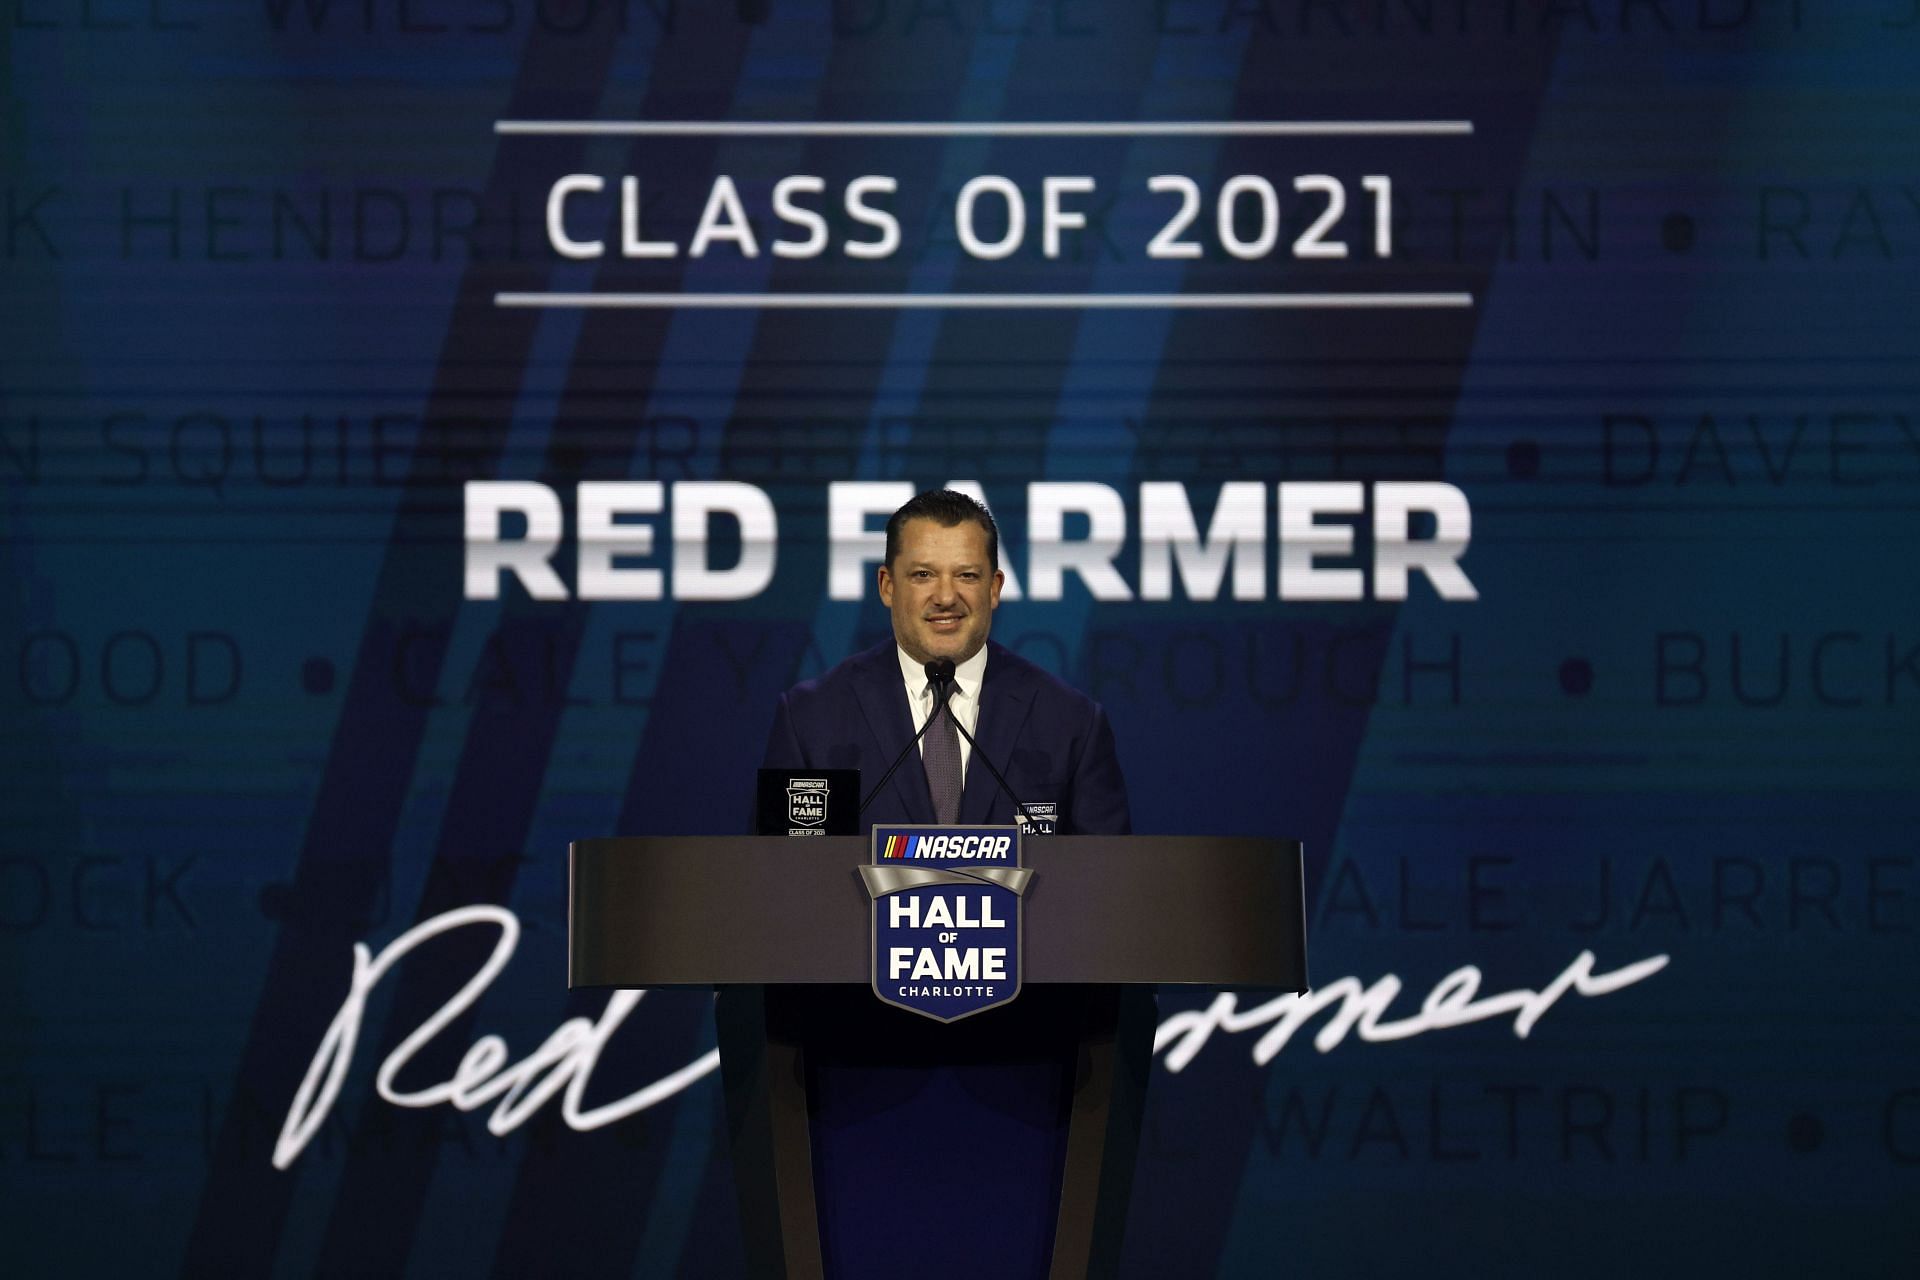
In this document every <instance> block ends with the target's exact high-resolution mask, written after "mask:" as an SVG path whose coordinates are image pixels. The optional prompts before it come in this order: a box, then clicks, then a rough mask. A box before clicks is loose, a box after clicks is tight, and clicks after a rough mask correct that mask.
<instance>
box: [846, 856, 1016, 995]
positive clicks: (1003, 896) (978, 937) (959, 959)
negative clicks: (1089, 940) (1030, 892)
mask: <svg viewBox="0 0 1920 1280" xmlns="http://www.w3.org/2000/svg"><path fill="white" fill-rule="evenodd" d="M860 877H861V879H862V880H863V881H865V883H866V886H867V892H868V894H869V895H870V896H871V897H872V899H873V992H874V994H875V995H877V996H879V997H880V998H881V999H882V1000H884V1001H886V1002H887V1003H888V1004H891V1005H898V1006H899V1007H900V1008H902V1009H911V1010H912V1011H913V1012H915V1013H918V1014H921V1015H923V1016H925V1017H929V1018H933V1019H935V1020H936V1021H939V1022H954V1021H957V1020H958V1019H960V1018H965V1017H968V1016H970V1015H972V1014H976V1013H979V1012H981V1011H983V1010H986V1009H991V1008H994V1007H995V1006H996V1005H1003V1004H1006V1003H1007V1002H1008V1001H1010V1000H1012V999H1013V998H1014V997H1015V996H1017V995H1019V994H1020V986H1021V983H1022V980H1023V974H1022V968H1023V966H1022V962H1021V957H1020V940H1021V931H1022V927H1023V925H1024V923H1025V911H1024V906H1023V903H1024V897H1025V894H1026V891H1027V886H1028V885H1029V884H1030V883H1031V881H1032V879H1033V873H1032V872H1031V871H1029V870H1027V869H1026V868H1025V867H1023V866H1021V865H1020V830H1019V828H1018V827H906V826H902V827H883V826H876V827H874V829H873V859H872V862H871V863H870V864H869V865H867V866H864V867H861V868H860Z"/></svg>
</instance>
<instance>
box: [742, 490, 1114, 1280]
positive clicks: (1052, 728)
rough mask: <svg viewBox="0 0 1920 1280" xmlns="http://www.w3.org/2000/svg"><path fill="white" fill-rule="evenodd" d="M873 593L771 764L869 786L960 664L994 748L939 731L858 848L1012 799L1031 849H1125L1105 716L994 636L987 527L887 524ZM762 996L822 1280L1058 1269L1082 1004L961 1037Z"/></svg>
mask: <svg viewBox="0 0 1920 1280" xmlns="http://www.w3.org/2000/svg"><path fill="white" fill-rule="evenodd" d="M879 579H880V599H881V602H882V603H884V604H885V605H886V606H887V608H888V609H890V610H891V611H892V613H893V638H892V639H891V640H889V641H887V642H886V643H884V644H881V645H879V646H877V647H875V648H873V649H869V650H868V651H867V652H865V653H860V654H856V655H854V656H853V657H851V658H849V659H847V660H846V661H845V662H842V663H841V664H840V665H839V666H837V667H835V668H834V669H833V670H831V671H829V672H827V674H826V675H824V676H822V677H820V678H819V679H818V680H810V681H808V682H806V683H805V684H801V685H796V686H795V687H794V688H792V689H790V690H788V691H787V692H786V693H785V694H783V695H782V696H781V698H780V705H779V707H778V709H777V710H776V711H775V713H774V718H773V733H772V735H771V737H770V738H769V739H768V741H767V755H766V763H767V766H768V767H769V768H857V769H859V770H860V771H861V782H862V785H863V787H865V788H867V789H871V788H873V787H874V786H875V785H876V784H878V782H879V780H880V777H881V775H882V774H883V773H885V772H886V770H887V767H888V766H889V765H891V764H892V763H893V762H894V760H895V759H897V758H898V757H899V756H900V754H901V752H902V751H904V750H905V749H906V748H907V747H908V745H909V744H910V743H911V742H912V741H913V735H914V733H915V732H916V731H917V730H918V729H919V728H920V727H921V726H922V725H924V724H926V723H927V720H928V718H929V717H930V716H933V715H935V713H936V708H935V706H934V700H933V694H932V690H931V689H930V687H929V686H930V683H931V682H930V681H929V679H928V677H927V672H926V665H927V663H929V662H931V661H934V660H935V659H939V658H948V659H951V660H952V661H953V663H954V665H955V674H954V683H955V685H956V686H957V687H956V690H955V692H954V693H953V695H952V697H951V699H950V702H949V708H950V710H951V712H952V715H953V718H954V720H957V721H958V723H959V724H962V725H965V726H966V727H967V729H968V730H969V731H970V732H971V733H972V734H973V735H974V736H975V737H976V738H977V739H978V740H979V746H978V748H977V749H976V748H974V747H972V746H970V745H969V744H968V743H967V740H966V738H965V737H963V736H961V735H960V734H959V733H958V732H957V730H956V729H955V728H954V726H953V723H952V722H949V721H947V720H946V718H945V716H944V715H942V716H941V718H940V719H936V720H935V721H934V723H933V724H932V725H931V726H929V727H928V729H927V732H926V734H925V736H924V737H922V738H921V740H920V741H921V749H920V751H919V752H918V753H917V754H916V755H913V756H909V757H908V758H907V760H906V761H905V762H904V763H903V764H902V765H901V766H900V768H899V769H898V770H896V771H895V773H894V775H893V777H892V778H891V779H889V780H888V782H887V785H886V786H885V788H884V789H882V790H881V791H880V793H879V794H878V795H877V796H876V797H875V798H874V801H873V804H872V805H871V806H869V807H868V809H867V811H866V813H865V814H864V815H863V816H862V830H863V831H870V830H871V828H872V827H873V825H874V824H875V823H910V824H934V823H940V824H968V825H977V824H985V823H1001V824H1004V823H1011V822H1013V821H1014V803H1013V802H1014V800H1015V799H1017V800H1019V801H1020V802H1021V805H1022V807H1023V808H1025V809H1026V810H1027V813H1028V815H1029V817H1030V818H1031V819H1033V820H1034V824H1035V830H1036V834H1060V835H1124V834H1126V833H1127V831H1128V829H1129V826H1130V821H1129V818H1128V814H1127V790H1126V782H1125V781H1124V779H1122V778H1121V776H1120V762H1119V760H1118V759H1117V758H1116V757H1115V755H1114V746H1113V731H1112V729H1110V728H1109V727H1108V725H1107V717H1106V715H1105V713H1104V712H1102V711H1101V710H1100V708H1099V707H1098V706H1097V705H1096V704H1095V703H1094V702H1093V700H1092V699H1091V698H1088V697H1086V696H1085V695H1084V694H1081V693H1078V692H1076V691H1074V690H1073V689H1070V688H1068V687H1067V686H1066V685H1064V684H1062V683H1061V682H1060V681H1058V680H1056V679H1054V678H1053V677H1052V676H1050V675H1048V674H1047V673H1046V672H1044V671H1042V670H1041V669H1040V668H1038V667H1036V666H1034V665H1033V664H1032V663H1031V662H1028V661H1026V660H1025V659H1023V658H1020V657H1017V656H1016V655H1014V654H1013V653H1012V652H1010V651H1009V650H1007V649H1005V648H1003V647H1002V646H1000V645H997V644H994V643H992V642H991V641H989V640H988V639H987V633H988V631H989V630H991V628H992V626H993V611H994V609H995V608H997V607H998V606H999V604H1000V587H1001V584H1002V583H1003V582H1005V580H1006V578H1005V575H1004V574H1002V573H1001V572H1000V536H999V531H998V530H997V529H996V528H995V527H994V524H993V517H992V516H991V515H989V514H988V513H987V509H986V508H985V507H983V506H981V505H980V504H979V503H977V502H975V501H974V500H973V499H971V498H969V497H967V496H965V495H964V494H959V493H954V492H952V491H951V490H938V491H934V492H929V493H923V494H921V495H919V496H918V497H916V498H914V499H913V500H912V501H910V502H908V503H907V504H906V505H905V506H903V507H901V508H900V509H899V510H898V511H896V512H894V513H893V518H892V519H890V520H889V521H887V549H886V559H885V562H884V563H883V564H882V565H881V567H880V573H879ZM981 755H985V756H986V757H987V759H989V760H991V761H992V762H993V763H994V764H996V765H998V766H999V767H1000V768H1001V770H1002V771H1003V772H1004V773H1005V774H1006V778H1007V782H1008V783H1009V785H1011V787H1012V788H1013V792H1014V795H1013V796H1012V797H1008V796H1007V795H1005V794H1004V793H1002V792H1001V790H1000V786H999V784H998V783H997V782H995V780H994V777H993V771H992V769H991V768H989V767H987V766H986V765H985V764H984V763H983V762H982V761H981V760H980V759H979V757H980V756H981ZM729 998H730V997H729V996H726V995H723V996H722V1000H723V1001H725V1000H727V999H729ZM765 999H766V1001H767V1007H768V1008H769V1009H770V1010H775V1011H777V1012H775V1013H769V1014H768V1015H767V1016H768V1017H770V1018H775V1017H778V1018H784V1019H785V1020H786V1025H788V1026H791V1027H794V1028H797V1030H795V1031H794V1032H793V1034H794V1035H796V1036H797V1037H798V1041H799V1043H800V1044H801V1046H802V1053H801V1059H802V1061H803V1062H804V1063H805V1070H806V1088H807V1108H808V1113H809V1124H810V1127H809V1143H810V1153H811V1157H812V1164H813V1170H814V1178H815V1194H816V1203H817V1204H818V1205H819V1206H820V1211H821V1212H820V1233H821V1237H820V1238H821V1251H822V1255H823V1257H824V1258H825V1259H826V1264H827V1271H828V1272H829V1273H838V1274H844V1275H861V1276H866V1275H922V1276H936V1275H957V1276H1003V1275H1010V1274H1018V1273H1019V1272H1018V1271H1017V1264H1016V1263H1014V1262H1010V1261H1009V1260H1010V1259H1018V1260H1029V1259H1033V1258H1045V1257H1046V1256H1047V1247H1048V1242H1049V1241H1050V1240H1051V1239H1052V1235H1053V1229H1054V1224H1055V1222H1056V1221H1057V1218H1058V1212H1059V1203H1058V1201H1059V1181H1058V1177H1059V1168H1060V1163H1059V1162H1060V1161H1061V1160H1062V1159H1063V1158H1064V1153H1065V1151H1066V1134H1067V1127H1066V1126H1067V1117H1068V1115H1069V1114H1070V1108H1071V1104H1072V1098H1073V1082H1074V1078H1075V1077H1074V1068H1075V1064H1076V1062H1077V1058H1076V1057H1075V1046H1076V1037H1077V1035H1078V1033H1079V1028H1080V1024H1081V1020H1082V1018H1083V1017H1084V1016H1086V1015H1085V1014H1084V1012H1083V1010H1082V1007H1081V1006H1082V1002H1083V997H1082V994H1081V992H1080V989H1079V988H1075V987H1067V986H1062V985H1046V984H1036V985H1034V986H1032V987H1030V988H1029V989H1027V990H1026V991H1025V992H1024V993H1023V994H1022V995H1021V997H1020V998H1019V999H1018V1000H1016V1001H1014V1002H1012V1003H1011V1004H1009V1005H1006V1006H1003V1007H1001V1008H998V1009H994V1010H990V1011H989V1012H987V1013H985V1014H983V1015H982V1016H981V1017H979V1018H978V1019H973V1018H969V1019H966V1020H964V1021H962V1022H960V1023H957V1024H954V1025H952V1026H944V1025H941V1024H939V1023H935V1022H930V1021H928V1020H926V1019H923V1018H919V1017H915V1016H914V1015H912V1014H907V1013H902V1012H900V1011H899V1010H897V1009H893V1008H891V1007H889V1006H887V1005H884V1004H881V1003H880V1002H879V1001H877V1000H875V999H874V997H873V995H872V993H871V992H869V991H867V990H866V989H864V988H861V987H853V986H840V987H792V986H789V987H781V988H778V989H776V988H772V987H769V988H767V995H766V997H765ZM909 1100H912V1105H911V1106H908V1105H907V1103H908V1101H909ZM876 1178H877V1179H878V1180H879V1182H880V1183H881V1184H882V1185H884V1186H887V1187H892V1188H898V1187H906V1188H911V1192H910V1195H911V1199H912V1202H913V1210H912V1218H911V1222H912V1228H913V1229H912V1230H911V1231H901V1230H898V1229H893V1228H888V1229H877V1224H876V1221H875V1219H874V1217H873V1214H872V1208H871V1206H872V1204H873V1187H874V1183H875V1180H876ZM989 1224H990V1226H989Z"/></svg>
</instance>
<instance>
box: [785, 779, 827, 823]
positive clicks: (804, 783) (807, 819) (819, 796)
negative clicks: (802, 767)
mask: <svg viewBox="0 0 1920 1280" xmlns="http://www.w3.org/2000/svg"><path fill="white" fill-rule="evenodd" d="M787 822H788V824H789V828H788V831H787V834H788V835H790V836H820V835H825V834H826V824H827V780H826V779H825V778H791V779H789V780H788V781H787Z"/></svg>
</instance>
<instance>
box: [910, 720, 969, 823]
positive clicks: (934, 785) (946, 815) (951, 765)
mask: <svg viewBox="0 0 1920 1280" xmlns="http://www.w3.org/2000/svg"><path fill="white" fill-rule="evenodd" d="M950 691H951V686H948V687H947V688H946V689H938V688H936V689H934V692H933V704H934V705H933V714H934V716H935V717H936V719H935V720H934V722H933V723H932V724H930V725H928V726H927V736H926V737H924V738H922V739H921V740H920V763H921V765H922V766H923V767H924V768H925V769H926V771H927V792H928V794H930V795H931V796H932V797H933V820H934V821H935V822H938V823H941V824H942V825H947V826H950V825H952V824H953V823H956V822H958V821H960V731H959V730H958V729H956V728H955V727H954V723H953V711H952V709H951V708H950V707H948V706H946V705H945V701H944V699H942V698H941V696H940V695H941V694H942V693H948V692H950Z"/></svg>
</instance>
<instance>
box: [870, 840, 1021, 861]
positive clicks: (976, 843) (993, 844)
mask: <svg viewBox="0 0 1920 1280" xmlns="http://www.w3.org/2000/svg"><path fill="white" fill-rule="evenodd" d="M1012 853H1013V837H1012V836H1009V835H959V834H957V833H954V834H941V835H931V836H921V835H893V836H888V837H887V839H886V843H885V844H884V845H882V846H881V848H880V857H881V859H882V860H883V861H885V860H889V859H893V860H899V859H905V858H972V859H976V860H982V861H1005V860H1006V859H1007V858H1008V857H1010V856H1011V855H1012Z"/></svg>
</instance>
